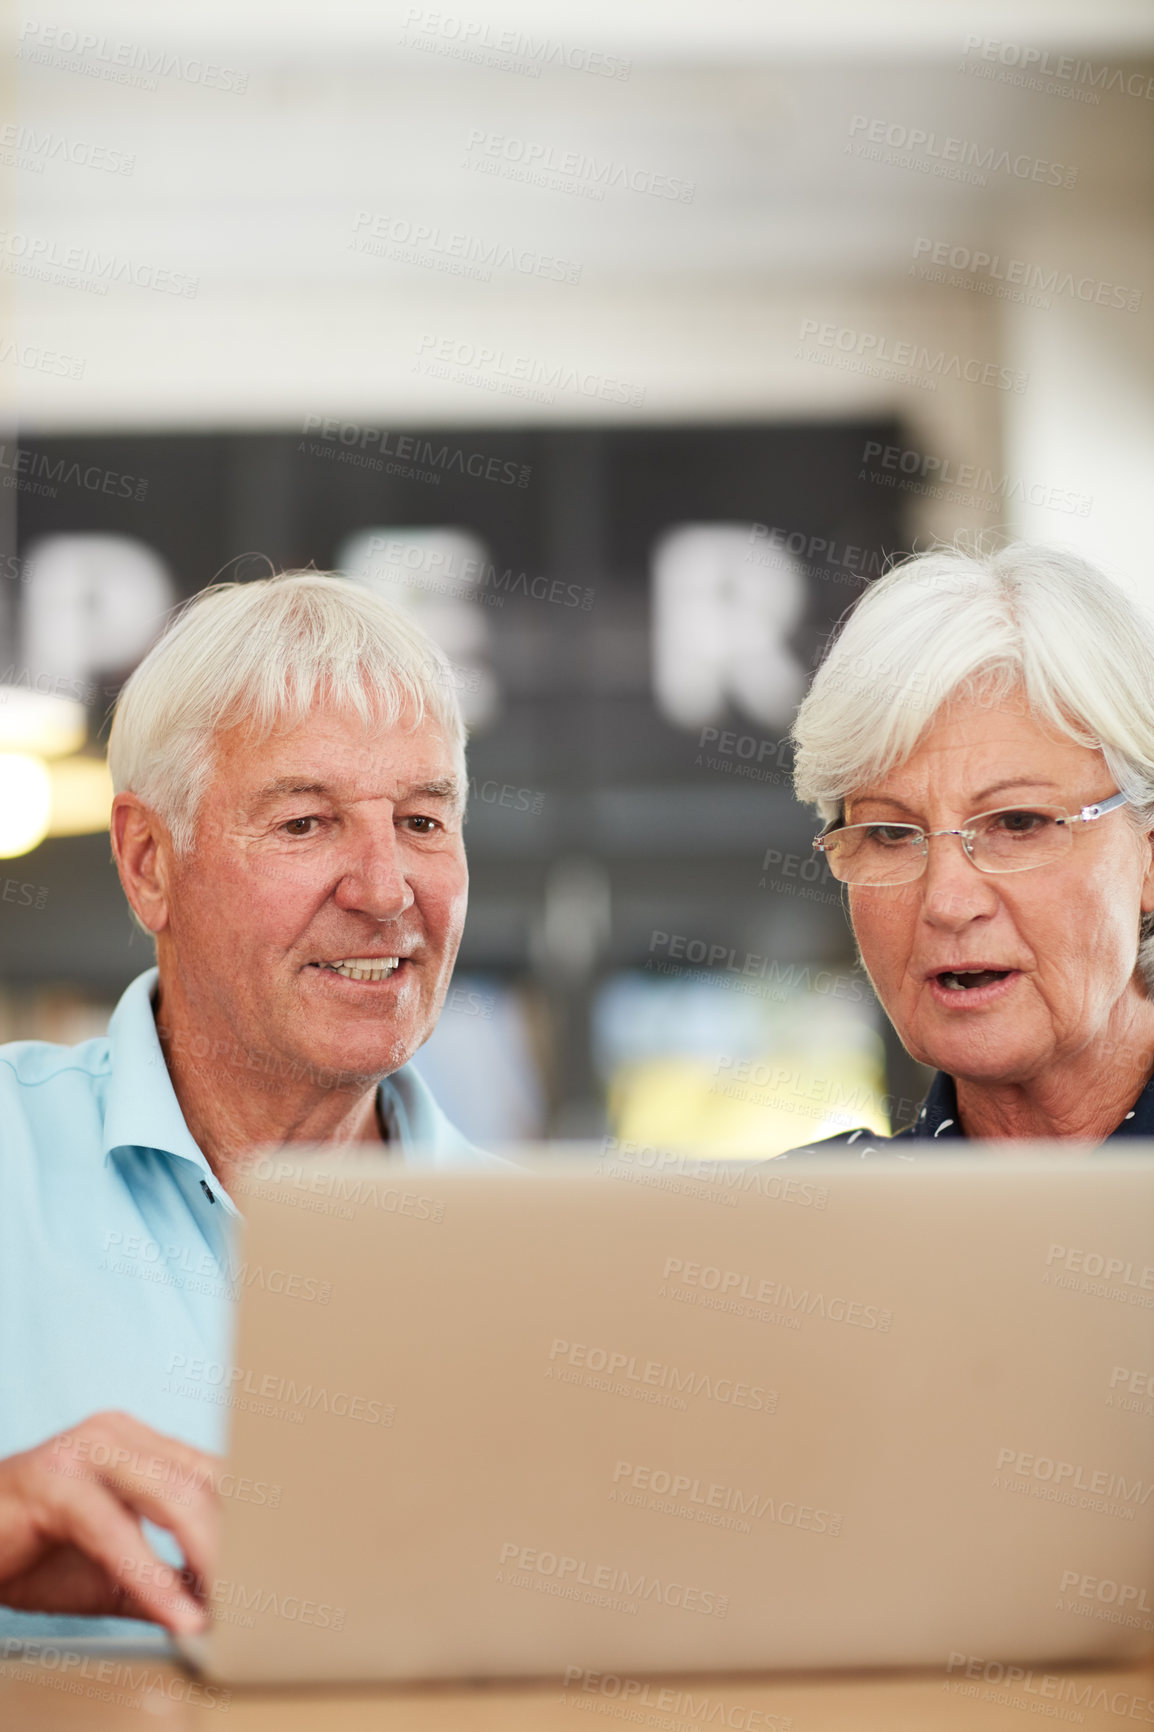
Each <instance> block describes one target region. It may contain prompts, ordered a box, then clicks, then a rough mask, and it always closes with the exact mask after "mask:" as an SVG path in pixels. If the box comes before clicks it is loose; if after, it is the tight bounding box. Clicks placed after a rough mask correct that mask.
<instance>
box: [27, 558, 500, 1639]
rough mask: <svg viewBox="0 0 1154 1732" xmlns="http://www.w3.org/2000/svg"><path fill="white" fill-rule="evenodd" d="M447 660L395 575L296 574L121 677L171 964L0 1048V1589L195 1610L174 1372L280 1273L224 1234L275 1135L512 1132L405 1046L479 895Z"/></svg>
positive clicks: (205, 1461)
mask: <svg viewBox="0 0 1154 1732" xmlns="http://www.w3.org/2000/svg"><path fill="white" fill-rule="evenodd" d="M447 671H448V670H447V667H446V664H445V662H444V658H443V657H442V656H441V654H440V652H439V651H438V650H437V649H436V648H435V647H434V646H433V644H432V643H430V642H429V640H428V639H427V638H426V637H425V636H424V634H423V633H422V632H421V631H420V630H419V629H418V628H417V627H415V626H414V625H413V624H412V623H411V621H409V620H408V619H406V618H405V617H404V616H403V615H402V614H400V613H398V612H397V611H396V610H395V609H393V608H391V607H389V606H388V605H387V604H386V603H384V602H383V601H381V600H379V599H377V598H376V597H374V596H373V595H371V594H370V593H368V592H367V591H365V590H363V589H361V588H359V587H357V586H355V585H354V584H352V583H349V582H346V581H345V580H344V579H342V578H339V577H333V576H328V575H323V574H317V573H313V572H298V573H287V574H284V575H282V576H279V577H274V578H269V579H265V580H262V581H260V582H254V583H247V584H225V585H219V586H217V587H215V588H212V589H209V590H206V591H204V592H203V593H202V594H201V595H200V596H198V597H196V598H195V599H194V601H193V602H192V603H191V604H190V605H189V606H188V607H187V608H186V609H185V610H184V611H183V612H182V613H181V614H180V615H179V617H178V618H177V619H176V621H175V623H174V624H173V625H172V626H171V627H170V629H169V630H168V631H167V632H166V633H165V635H164V636H163V637H162V638H161V639H160V641H159V642H158V643H157V644H156V645H155V647H154V648H153V649H152V651H151V652H150V653H149V655H148V656H147V657H146V658H145V659H144V661H143V662H142V663H141V665H140V666H139V667H138V668H137V670H136V672H135V673H134V674H133V675H132V677H131V679H130V680H129V681H128V682H127V684H126V686H125V688H124V691H123V693H122V694H121V697H120V700H119V703H118V706H117V711H116V716H115V720H114V724H113V729H112V736H111V740H110V746H109V762H110V766H111V769H112V775H113V781H114V784H115V787H116V790H117V791H116V797H115V800H114V802H113V808H112V847H113V852H114V855H115V858H116V864H117V867H118V869H119V872H120V880H121V884H122V885H123V887H124V892H125V895H126V897H127V898H128V902H129V906H130V908H131V910H132V914H133V916H134V918H135V920H136V921H137V923H138V925H139V926H140V927H142V928H143V930H144V931H145V932H146V933H148V934H150V935H151V937H152V938H153V939H154V941H155V945H156V964H157V965H156V968H155V969H149V970H148V971H147V972H146V973H143V974H141V975H140V976H139V977H138V978H137V979H136V980H134V981H133V983H132V984H131V986H129V987H128V989H127V991H126V992H125V993H124V995H123V997H122V998H121V1000H120V1003H119V1004H118V1005H117V1007H116V1010H115V1012H114V1013H113V1016H112V1019H111V1022H110V1025H109V1030H108V1034H107V1036H106V1037H102V1038H100V1039H96V1040H90V1041H86V1042H84V1043H83V1044H82V1045H80V1046H77V1047H70V1048H68V1047H60V1046H52V1045H49V1044H47V1043H44V1042H39V1041H27V1042H17V1043H15V1044H13V1045H10V1046H7V1047H4V1048H2V1049H0V1311H2V1314H3V1317H4V1320H5V1330H4V1364H3V1371H2V1372H0V1380H2V1384H0V1387H2V1388H3V1392H4V1393H3V1398H2V1399H0V1458H3V1459H0V1605H3V1606H7V1607H9V1608H19V1609H20V1612H21V1613H24V1614H27V1613H30V1612H36V1613H49V1614H52V1613H55V1614H60V1613H68V1614H89V1615H94V1614H114V1615H116V1616H118V1617H122V1618H123V1617H137V1618H140V1617H143V1618H149V1619H155V1620H156V1621H158V1622H160V1623H164V1624H166V1625H168V1626H169V1627H170V1628H172V1629H178V1630H191V1629H195V1628H198V1627H200V1625H201V1623H202V1622H203V1612H202V1609H201V1607H200V1605H199V1604H198V1602H197V1599H196V1596H195V1595H194V1593H193V1592H192V1591H191V1590H190V1588H188V1587H182V1586H179V1585H177V1586H173V1585H172V1584H171V1583H170V1584H167V1585H164V1586H162V1585H160V1584H158V1582H157V1572H156V1571H155V1569H153V1568H151V1567H149V1566H150V1564H151V1562H152V1557H153V1553H152V1551H151V1549H150V1547H149V1543H148V1539H147V1537H146V1535H145V1532H144V1530H143V1529H142V1527H141V1520H142V1518H144V1519H147V1520H149V1521H150V1522H152V1523H153V1524H155V1527H157V1528H163V1529H167V1530H168V1532H169V1533H170V1534H171V1535H172V1536H173V1538H174V1539H175V1541H176V1542H177V1543H178V1544H179V1547H180V1549H181V1551H182V1552H183V1555H184V1558H185V1559H186V1560H187V1563H188V1565H189V1569H190V1572H192V1573H203V1571H204V1569H205V1568H206V1565H207V1562H208V1559H209V1556H210V1550H211V1544H212V1529H213V1520H214V1511H215V1491H214V1470H215V1469H216V1468H217V1467H218V1466H219V1464H218V1463H217V1462H215V1461H214V1458H213V1457H212V1456H211V1455H210V1454H209V1453H208V1452H209V1451H215V1450H219V1449H220V1447H221V1444H222V1441H223V1432H224V1419H225V1417H226V1415H225V1410H224V1409H223V1408H222V1407H221V1406H219V1405H217V1402H216V1400H215V1399H213V1398H214V1397H216V1396H217V1395H218V1392H217V1391H216V1390H215V1389H212V1388H206V1389H205V1391H204V1394H205V1396H207V1397H208V1398H209V1399H207V1400H196V1399H192V1398H190V1397H189V1396H188V1395H187V1394H182V1393H181V1392H180V1391H181V1388H182V1385H181V1383H180V1379H179V1377H178V1376H177V1375H175V1371H176V1368H177V1367H178V1366H179V1365H181V1364H187V1363H188V1362H189V1361H190V1360H191V1359H204V1360H208V1361H212V1362H220V1363H225V1362H227V1359H228V1328H229V1314H230V1307H231V1302H232V1300H233V1298H234V1297H235V1294H236V1292H237V1291H238V1290H239V1288H240V1287H241V1286H243V1284H244V1282H245V1281H246V1280H248V1279H250V1278H257V1277H258V1276H259V1272H254V1271H251V1270H246V1269H245V1267H244V1266H243V1265H242V1264H238V1262H237V1260H236V1257H235V1255H234V1252H233V1249H232V1246H231V1239H232V1232H231V1229H232V1227H233V1224H234V1222H235V1221H236V1219H237V1216H238V1209H237V1204H236V1202H235V1201H234V1200H233V1199H234V1194H235V1195H242V1194H243V1188H244V1173H245V1168H246V1164H248V1163H251V1162H252V1161H253V1159H254V1156H255V1154H256V1152H258V1151H260V1150H262V1149H264V1150H267V1149H268V1148H269V1147H273V1146H275V1147H281V1148H284V1147H286V1146H290V1145H293V1144H317V1143H323V1144H326V1145H329V1146H331V1147H332V1148H334V1149H340V1150H341V1151H342V1152H343V1153H344V1154H346V1155H347V1154H349V1153H355V1151H356V1150H357V1149H362V1150H364V1151H365V1152H368V1151H369V1150H372V1151H374V1152H376V1153H377V1154H378V1155H380V1154H388V1155H389V1156H391V1157H392V1158H394V1159H396V1160H397V1161H398V1162H403V1163H406V1164H414V1165H417V1164H420V1163H429V1162H432V1163H441V1162H445V1161H469V1162H483V1161H487V1160H489V1159H491V1157H488V1156H486V1155H484V1154H482V1153H481V1151H479V1150H476V1149H473V1148H472V1147H471V1146H470V1145H469V1144H468V1143H467V1142H466V1141H465V1140H464V1138H462V1137H461V1135H460V1134H459V1133H458V1132H457V1131H455V1130H454V1129H453V1127H452V1126H451V1125H450V1124H449V1123H448V1121H447V1120H446V1119H445V1118H444V1116H443V1115H442V1114H441V1112H440V1110H439V1109H438V1107H437V1105H436V1103H435V1101H434V1100H433V1098H432V1096H431V1095H430V1093H429V1091H428V1089H427V1088H426V1086H425V1085H424V1083H423V1082H422V1081H421V1079H420V1077H419V1076H418V1075H417V1074H416V1072H415V1071H414V1070H413V1069H412V1068H411V1066H410V1063H409V1061H410V1060H411V1059H412V1057H413V1054H414V1053H415V1052H416V1051H417V1049H418V1048H419V1047H420V1046H421V1045H422V1043H423V1042H424V1041H425V1040H427V1039H428V1037H429V1035H430V1034H431V1033H432V1030H433V1027H434V1025H435V1023H436V1020H437V1016H438V1014H439V1012H440V1009H441V1005H442V1003H443V1001H444V997H445V992H446V989H447V987H448V984H449V978H450V975H451V974H452V970H453V964H454V961H455V958H456V955H457V948H458V945H459V943H460V939H461V930H462V926H463V923H464V919H465V904H466V895H467V886H468V874H467V868H466V864H465V851H464V846H463V842H462V835H461V826H462V820H463V808H464V798H465V786H466V785H465V773H464V730H463V726H462V722H461V717H460V713H459V710H458V707H457V703H456V699H455V695H454V693H453V689H452V684H451V682H450V680H449V679H448V678H447V677H446V675H447ZM371 1326H372V1323H371V1320H366V1327H371ZM161 1545H162V1547H163V1545H164V1542H163V1541H161ZM170 1555H171V1542H170ZM0 1617H6V1620H7V1621H6V1622H5V1623H4V1624H3V1625H0V1628H4V1629H7V1630H9V1631H11V1630H12V1629H14V1628H16V1629H21V1630H22V1631H23V1632H24V1633H28V1631H29V1629H31V1628H33V1620H31V1619H29V1618H28V1617H27V1616H20V1615H18V1614H15V1613H13V1612H12V1611H9V1612H8V1613H7V1614H4V1613H0ZM45 1627H46V1626H45V1625H44V1623H43V1620H39V1621H37V1622H36V1624H35V1630H36V1632H39V1631H42V1630H43V1629H44V1628H45ZM113 1627H119V1628H123V1627H124V1626H113Z"/></svg>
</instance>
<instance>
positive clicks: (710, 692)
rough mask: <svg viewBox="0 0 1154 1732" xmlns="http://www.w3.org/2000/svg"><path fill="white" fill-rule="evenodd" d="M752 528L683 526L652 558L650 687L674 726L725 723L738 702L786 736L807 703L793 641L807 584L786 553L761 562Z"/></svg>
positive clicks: (752, 717) (753, 717) (803, 673)
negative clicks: (774, 560)
mask: <svg viewBox="0 0 1154 1732" xmlns="http://www.w3.org/2000/svg"><path fill="white" fill-rule="evenodd" d="M754 528H755V526H754V525H753V524H740V523H690V524H683V525H679V526H678V527H677V528H675V529H671V530H670V531H669V532H668V533H667V534H666V535H664V536H662V538H661V540H660V541H659V542H658V543H657V546H656V549H655V550H654V556H653V686H654V692H655V695H656V698H657V705H658V708H659V709H660V711H661V713H662V714H663V715H664V716H665V717H666V719H667V720H668V721H671V722H673V723H674V725H675V726H677V727H681V728H700V727H703V726H705V725H706V724H707V723H711V722H712V723H716V722H719V721H721V720H722V719H723V718H724V717H725V714H726V712H727V711H728V709H729V707H730V705H731V704H736V705H737V706H738V707H739V708H740V709H741V710H742V711H743V712H744V714H745V715H746V716H748V717H749V719H750V720H751V721H753V722H758V723H760V724H762V725H764V726H765V727H768V728H784V727H785V726H787V725H788V723H789V722H790V721H791V720H792V719H793V713H794V711H795V709H796V708H797V705H798V703H799V702H800V700H801V695H802V692H803V691H804V689H805V681H806V670H805V667H804V666H803V664H802V663H801V662H800V661H799V660H798V658H797V656H796V655H795V654H794V652H793V650H792V649H791V648H790V646H789V637H790V634H791V633H792V632H793V631H794V630H795V629H796V627H797V626H798V624H799V622H800V620H801V617H802V614H803V612H804V610H805V602H806V584H805V577H804V574H803V572H802V569H801V567H800V565H799V564H798V563H797V561H796V560H795V559H793V558H792V556H790V555H788V554H783V556H782V558H781V560H780V561H779V562H777V563H775V564H774V565H772V566H766V565H764V564H762V563H759V562H755V561H754V560H753V559H752V557H751V555H752V552H753V548H754Z"/></svg>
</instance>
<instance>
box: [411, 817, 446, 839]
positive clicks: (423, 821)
mask: <svg viewBox="0 0 1154 1732" xmlns="http://www.w3.org/2000/svg"><path fill="white" fill-rule="evenodd" d="M405 823H406V824H408V825H410V826H411V827H412V828H414V829H415V830H416V832H417V835H418V836H432V835H435V834H436V832H437V831H438V830H440V829H442V828H443V826H442V824H441V822H440V820H439V819H437V818H427V817H425V815H424V814H423V813H414V814H413V816H412V817H411V818H406V819H405Z"/></svg>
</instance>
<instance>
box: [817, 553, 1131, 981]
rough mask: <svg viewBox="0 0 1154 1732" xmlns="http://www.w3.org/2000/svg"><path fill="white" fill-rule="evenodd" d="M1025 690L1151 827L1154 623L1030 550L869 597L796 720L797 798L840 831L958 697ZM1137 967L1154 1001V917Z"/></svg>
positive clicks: (908, 573)
mask: <svg viewBox="0 0 1154 1732" xmlns="http://www.w3.org/2000/svg"><path fill="white" fill-rule="evenodd" d="M1015 690H1019V691H1021V692H1023V693H1024V695H1025V698H1026V701H1027V703H1028V704H1029V706H1030V709H1031V711H1032V712H1033V714H1034V715H1035V717H1036V718H1037V720H1038V722H1039V723H1040V724H1041V725H1042V726H1043V727H1045V728H1048V729H1050V730H1051V731H1053V732H1054V733H1056V734H1058V735H1064V736H1066V737H1067V738H1068V739H1071V740H1075V741H1076V742H1077V743H1078V744H1079V745H1083V746H1088V747H1090V748H1091V749H1092V750H1100V751H1101V752H1102V754H1103V756H1104V758H1105V760H1106V764H1107V766H1108V767H1109V770H1110V774H1111V775H1112V776H1113V777H1114V780H1115V782H1116V784H1117V786H1118V788H1119V789H1120V790H1121V791H1122V792H1123V793H1124V794H1126V795H1127V796H1128V797H1129V800H1130V805H1129V806H1128V807H1126V808H1125V810H1126V812H1127V813H1128V815H1129V816H1130V819H1131V821H1132V822H1133V823H1135V824H1136V825H1137V826H1138V827H1139V828H1140V829H1141V830H1142V831H1143V832H1144V833H1145V832H1149V831H1150V830H1151V829H1152V828H1154V623H1152V622H1151V620H1150V619H1149V618H1147V616H1146V615H1145V614H1144V613H1143V612H1142V610H1141V609H1140V608H1139V607H1138V606H1137V605H1136V604H1135V603H1134V602H1132V601H1131V600H1130V598H1129V597H1128V596H1127V595H1126V594H1125V592H1124V591H1123V590H1121V589H1120V588H1119V587H1118V585H1117V584H1115V583H1113V582H1112V581H1111V580H1110V579H1109V578H1107V577H1104V576H1103V575H1102V573H1101V572H1099V571H1097V570H1095V568H1094V567H1093V566H1092V565H1089V564H1087V563H1086V561H1085V560H1083V559H1079V558H1077V557H1076V556H1075V555H1073V554H1069V553H1060V552H1057V551H1056V550H1054V549H1051V548H1047V547H1034V546H1029V545H1027V544H1025V543H1022V542H1017V543H1014V544H1013V545H1011V546H1009V547H1005V548H1002V549H1001V550H1000V551H998V552H994V553H977V552H974V553H971V552H967V551H964V550H962V549H958V548H940V549H935V550H934V551H932V552H930V553H924V554H920V555H918V556H917V557H915V558H913V559H908V560H906V561H905V562H904V563H903V564H901V565H897V566H895V567H894V568H893V569H892V570H891V571H888V572H887V573H886V574H885V576H884V577H880V578H878V579H877V581H876V582H874V583H872V584H871V585H870V586H869V588H868V589H867V590H866V592H865V594H864V595H862V596H861V597H860V598H859V600H858V601H857V602H856V603H855V604H854V606H853V608H852V609H851V610H850V612H849V614H848V616H847V617H846V619H845V620H844V621H843V623H842V626H841V628H840V629H839V631H838V633H837V635H836V637H835V638H834V641H833V643H832V645H831V647H830V649H829V651H828V653H827V655H826V657H825V660H824V661H823V662H822V664H821V666H820V667H819V669H818V671H817V673H816V675H815V676H814V680H813V684H812V685H811V687H810V689H809V692H808V694H807V696H806V698H805V700H804V702H803V703H802V705H801V708H800V709H799V710H798V713H797V718H796V720H795V722H794V725H793V740H794V745H795V768H794V788H795V791H796V793H797V797H798V799H799V800H803V801H806V802H807V803H811V804H813V805H815V806H816V807H817V808H818V811H819V812H820V813H821V815H822V817H823V818H824V819H825V821H826V822H827V823H830V822H832V821H833V820H834V819H835V818H837V817H838V816H839V815H840V813H841V811H842V809H843V806H844V802H845V800H846V799H847V798H848V797H849V796H850V795H852V794H853V793H854V792H856V790H857V789H859V788H861V787H864V786H865V784H866V783H868V782H871V781H873V780H875V779H876V778H877V777H879V776H883V775H885V774H886V773H887V772H888V771H889V770H891V769H893V768H894V766H895V765H897V764H901V763H904V762H905V760H906V759H907V758H908V757H909V756H910V755H911V753H912V752H913V751H914V750H915V749H916V747H917V745H918V743H919V741H920V740H921V738H922V736H923V735H924V734H925V733H926V731H927V729H928V728H929V726H930V724H931V723H932V721H933V719H934V717H935V716H936V715H937V713H938V711H939V710H940V709H941V707H942V705H943V704H944V703H946V702H947V700H948V699H950V698H953V697H965V696H981V697H982V698H984V699H988V700H989V701H991V702H997V701H998V700H999V699H1000V698H1001V697H1003V696H1006V695H1008V694H1009V693H1010V692H1011V691H1015ZM1138 960H1139V966H1140V967H1141V969H1142V973H1143V977H1144V978H1145V980H1146V983H1147V987H1148V989H1150V991H1151V992H1152V994H1154V916H1146V917H1145V918H1144V919H1143V921H1142V930H1141V933H1140V947H1139V954H1138Z"/></svg>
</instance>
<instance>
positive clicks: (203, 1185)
mask: <svg viewBox="0 0 1154 1732" xmlns="http://www.w3.org/2000/svg"><path fill="white" fill-rule="evenodd" d="M200 1188H201V1190H202V1191H203V1192H204V1194H205V1196H206V1197H207V1198H208V1200H209V1202H210V1203H215V1202H216V1198H215V1197H214V1196H213V1194H212V1192H211V1191H210V1190H209V1188H208V1181H207V1180H205V1179H202V1180H201V1181H200Z"/></svg>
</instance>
